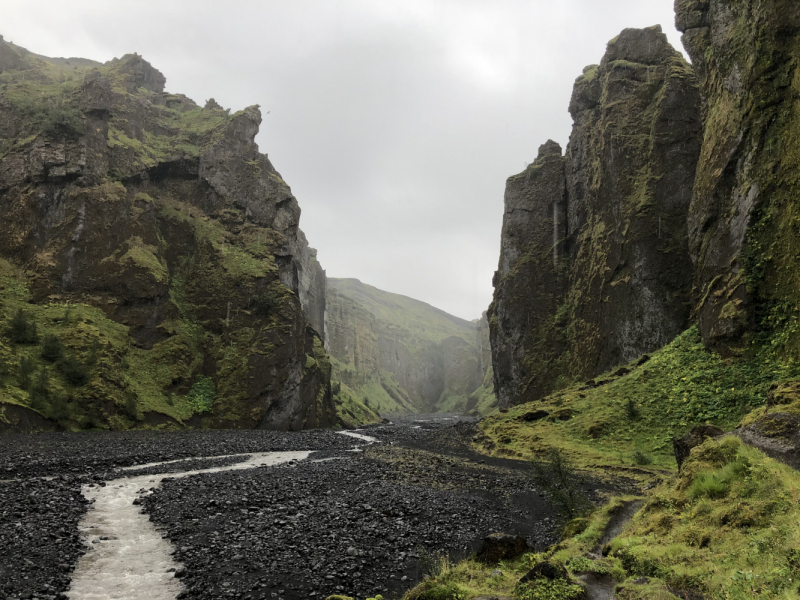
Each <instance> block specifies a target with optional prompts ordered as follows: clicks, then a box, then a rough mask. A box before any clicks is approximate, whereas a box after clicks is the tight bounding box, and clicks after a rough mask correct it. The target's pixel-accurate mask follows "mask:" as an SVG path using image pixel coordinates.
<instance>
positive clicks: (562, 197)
mask: <svg viewBox="0 0 800 600" xmlns="http://www.w3.org/2000/svg"><path fill="white" fill-rule="evenodd" d="M699 102H700V99H699V93H698V89H697V84H696V80H695V76H694V74H693V72H692V70H691V67H690V66H689V65H688V63H686V61H685V60H684V59H683V58H682V56H681V55H680V54H679V53H678V52H677V51H676V50H675V49H674V48H672V47H671V46H670V45H669V43H668V42H667V39H666V36H665V35H664V34H663V33H662V32H661V28H660V27H653V28H649V29H626V30H625V31H623V32H622V34H621V35H620V36H619V37H618V38H616V39H615V40H612V41H611V42H610V43H609V45H608V49H607V51H606V55H605V56H604V57H603V60H602V62H601V64H600V65H596V66H590V67H587V68H586V69H585V71H584V73H583V75H581V77H579V78H578V79H577V80H576V82H575V89H574V92H573V97H572V101H571V103H570V112H571V114H572V116H573V119H574V121H575V123H574V127H573V131H572V135H571V137H570V143H569V147H568V149H567V153H566V156H563V157H562V156H561V149H560V148H559V147H558V145H557V144H555V143H554V142H548V143H547V144H545V145H544V146H542V147H541V148H540V152H539V156H538V158H537V159H536V161H535V162H534V163H533V164H532V165H530V166H529V167H528V168H527V169H526V170H525V171H524V172H523V173H521V174H520V175H517V176H515V177H512V178H511V179H509V182H508V186H507V191H506V213H505V217H504V224H503V233H502V244H501V257H500V266H499V270H498V272H497V274H496V277H495V298H494V301H493V303H492V306H491V308H490V311H489V324H490V327H491V331H492V352H493V363H494V370H495V388H496V391H497V395H498V400H499V402H500V405H501V406H509V405H511V404H517V403H520V402H525V401H530V400H534V399H537V398H540V397H542V396H544V395H546V394H547V393H549V392H550V391H552V390H554V389H558V388H560V387H563V386H564V385H566V384H568V383H569V382H571V381H573V380H577V379H585V378H590V377H594V376H595V375H597V374H599V373H602V372H603V371H605V370H607V369H609V368H610V367H612V366H614V365H617V364H622V363H625V362H628V361H630V360H632V359H634V358H636V357H638V356H640V355H641V354H643V353H646V352H650V351H652V350H655V349H656V348H659V347H661V346H663V345H665V344H666V343H668V342H669V341H671V340H672V339H673V338H674V337H675V336H676V335H677V334H678V333H680V332H681V331H682V330H683V329H685V327H686V326H687V323H688V318H689V309H688V301H689V297H690V290H691V282H692V279H691V270H690V269H687V264H689V255H688V242H687V231H686V214H687V211H688V207H689V203H690V200H691V196H692V187H693V183H694V172H695V166H696V163H697V157H698V154H699V151H700V129H701V125H700V111H699Z"/></svg>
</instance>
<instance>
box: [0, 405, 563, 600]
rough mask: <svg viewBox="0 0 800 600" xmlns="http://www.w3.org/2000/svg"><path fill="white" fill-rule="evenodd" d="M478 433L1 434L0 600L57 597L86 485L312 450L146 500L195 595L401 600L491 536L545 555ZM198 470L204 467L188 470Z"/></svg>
mask: <svg viewBox="0 0 800 600" xmlns="http://www.w3.org/2000/svg"><path fill="white" fill-rule="evenodd" d="M421 419H424V420H425V421H427V422H420V420H421ZM474 428H475V421H474V420H461V421H457V420H444V419H439V418H438V417H430V418H427V419H426V418H425V417H418V418H416V419H414V418H404V419H395V423H394V424H385V423H384V424H378V425H373V426H369V427H365V428H363V433H364V434H366V435H370V436H374V437H376V438H378V439H380V440H381V442H388V443H379V444H373V445H367V444H363V443H362V442H359V441H358V440H354V439H352V438H349V437H347V436H343V435H340V434H337V433H335V432H333V431H309V432H299V433H285V432H269V431H196V432H184V431H182V432H124V433H108V432H106V433H103V432H91V433H79V434H52V433H50V434H39V435H9V436H4V437H2V438H0V479H14V480H13V481H5V482H0V598H4V599H8V600H22V599H28V598H40V599H48V600H50V599H54V598H63V596H59V594H63V592H64V591H66V590H67V589H68V584H69V577H70V573H71V571H72V570H73V569H74V566H75V563H76V562H77V559H78V558H79V557H80V555H82V554H83V553H84V552H85V548H84V547H83V545H82V543H81V541H80V536H79V533H78V528H77V526H78V522H79V520H80V519H81V517H82V515H83V514H84V513H85V512H86V510H87V504H86V500H85V499H84V498H83V496H82V495H81V494H80V486H81V484H88V483H95V484H97V485H104V482H105V481H107V480H110V479H118V478H122V477H127V476H133V475H142V474H146V475H149V474H153V475H156V474H164V473H178V472H182V471H185V470H200V469H205V468H210V467H221V466H227V465H230V464H234V463H235V462H239V461H240V460H242V458H243V457H242V458H213V457H215V456H217V457H218V456H223V455H231V454H251V453H256V452H272V451H303V450H309V451H314V453H313V454H312V455H311V456H310V458H309V459H307V460H305V461H301V462H298V463H294V464H284V465H280V466H274V467H268V468H256V469H249V470H244V471H230V472H219V473H209V474H201V475H195V476H192V477H188V478H175V479H173V478H170V477H168V478H166V479H164V480H163V482H162V484H161V485H160V486H159V487H157V488H156V489H155V491H154V492H153V493H152V494H151V495H150V496H147V497H145V498H143V499H142V503H143V505H142V509H143V510H145V511H147V513H149V517H150V519H151V521H152V522H154V524H156V525H157V526H158V527H159V528H161V529H162V531H163V533H164V535H166V536H167V538H168V539H169V540H170V541H171V542H172V543H173V545H174V548H175V558H176V559H177V560H178V561H179V562H181V563H182V564H183V565H184V567H183V569H181V570H179V571H178V572H177V573H176V575H177V576H179V577H183V582H184V585H185V588H186V591H185V592H184V594H185V596H186V597H188V598H198V599H200V598H215V599H216V598H237V599H241V600H249V599H253V600H255V599H261V598H269V599H270V600H272V599H279V598H284V599H285V600H298V599H300V598H305V599H308V598H313V599H320V598H325V597H326V596H327V595H328V594H331V593H335V592H345V593H347V594H349V595H356V596H358V597H360V598H363V597H366V596H367V595H374V594H375V593H383V595H384V597H387V598H395V597H400V596H401V595H402V592H403V591H404V590H406V589H409V588H410V587H412V586H413V585H414V584H415V583H416V582H418V581H419V580H421V578H422V575H423V570H424V565H425V560H427V559H426V556H432V555H437V554H439V553H450V554H451V555H452V556H453V557H454V558H458V557H460V556H464V555H467V554H469V553H471V552H473V551H475V550H476V549H477V547H478V545H479V544H480V541H481V540H482V539H483V537H484V536H485V535H487V534H489V533H493V532H496V531H502V532H506V533H512V534H520V535H524V536H526V537H527V539H528V540H529V541H530V542H531V543H532V544H534V545H535V546H537V548H542V547H544V546H545V545H547V544H548V543H550V542H551V541H553V540H554V537H553V520H552V518H553V513H552V510H551V509H550V507H549V506H548V505H547V502H546V499H545V498H543V497H542V496H541V495H539V494H538V493H537V492H536V491H535V490H533V489H531V488H530V485H529V481H528V478H527V476H526V474H525V472H524V471H525V469H526V465H525V464H524V463H521V462H519V461H509V460H500V459H489V458H487V457H482V456H480V455H477V454H475V453H474V452H473V451H472V450H471V449H470V448H469V440H470V438H471V435H472V434H473V432H474ZM354 447H359V448H360V449H361V450H362V451H360V452H352V451H351V450H353V449H354ZM193 457H206V458H203V459H202V460H184V459H189V458H193ZM174 460H180V462H174V463H171V464H167V465H158V466H149V467H145V468H143V469H136V470H130V471H122V470H120V469H119V467H124V466H132V465H135V464H141V465H144V464H146V463H154V462H162V461H174ZM498 461H499V462H498ZM53 475H58V476H57V477H54V478H53V477H52V476H53ZM45 476H47V477H45Z"/></svg>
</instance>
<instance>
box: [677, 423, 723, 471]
mask: <svg viewBox="0 0 800 600" xmlns="http://www.w3.org/2000/svg"><path fill="white" fill-rule="evenodd" d="M722 435H725V432H724V431H723V430H722V429H720V428H719V427H715V426H714V425H698V426H696V427H695V428H693V429H692V430H691V431H690V432H689V433H687V434H686V435H685V436H683V437H682V438H680V439H679V438H675V439H673V440H672V448H673V450H674V451H675V460H676V461H677V462H678V470H680V468H681V466H682V465H683V461H685V460H686V459H687V458H689V453H690V452H691V451H692V448H695V447H697V446H699V445H700V444H702V443H703V442H705V441H706V440H707V439H708V438H717V437H720V436H722Z"/></svg>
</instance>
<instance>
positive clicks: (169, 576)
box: [67, 452, 311, 600]
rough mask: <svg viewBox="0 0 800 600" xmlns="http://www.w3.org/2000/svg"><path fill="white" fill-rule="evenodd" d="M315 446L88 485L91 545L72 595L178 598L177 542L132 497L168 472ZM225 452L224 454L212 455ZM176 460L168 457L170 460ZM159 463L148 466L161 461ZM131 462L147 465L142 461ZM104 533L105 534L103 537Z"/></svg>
mask: <svg viewBox="0 0 800 600" xmlns="http://www.w3.org/2000/svg"><path fill="white" fill-rule="evenodd" d="M310 454H311V452H265V453H258V454H244V455H241V456H243V457H249V458H248V459H246V460H243V461H242V462H240V463H237V464H235V465H230V466H225V467H215V468H212V469H199V470H196V471H186V472H184V473H165V474H163V475H140V476H138V477H130V478H126V479H115V480H113V481H109V482H107V483H106V486H105V487H100V486H96V485H94V486H89V485H85V486H83V488H82V489H81V493H82V494H83V495H84V496H85V497H86V498H87V499H88V500H90V501H91V500H94V504H93V505H92V506H91V507H90V508H89V511H88V512H87V513H86V515H84V518H83V519H82V521H81V523H80V525H79V527H80V529H81V531H82V532H83V535H84V541H85V542H86V545H87V546H88V547H89V551H88V552H87V553H86V554H85V555H84V556H82V557H81V559H80V560H79V561H78V564H77V567H76V569H75V572H74V573H73V576H72V586H71V588H70V590H69V592H67V596H68V597H69V598H70V599H71V600H173V599H174V598H175V597H176V596H177V595H178V594H179V593H180V592H181V590H182V585H181V583H180V580H179V579H175V577H174V574H173V572H172V571H171V570H173V569H178V568H179V567H180V565H179V564H178V563H176V562H175V561H174V560H173V559H172V556H171V555H170V552H171V551H172V546H171V545H170V544H169V542H168V541H167V540H165V539H162V537H161V533H160V532H159V531H158V530H157V529H156V528H155V526H154V525H153V524H152V523H151V522H150V520H149V519H148V517H147V515H143V514H141V513H140V507H139V506H134V504H133V501H134V500H135V499H136V498H137V497H140V496H143V495H146V494H148V493H150V492H149V491H141V493H140V490H149V488H155V487H158V485H159V484H160V483H161V480H162V479H164V478H165V477H174V478H178V477H188V476H190V475H198V474H200V473H219V472H221V471H238V470H241V469H251V468H254V467H267V466H272V465H277V464H280V463H285V462H289V461H291V460H303V459H305V458H307V457H308V456H309V455H310ZM210 458H220V457H210ZM172 462H176V461H167V462H166V463H163V464H168V463H172ZM158 464H159V463H154V464H151V465H148V466H158ZM130 468H143V465H139V466H137V467H130ZM100 538H106V539H103V540H101V539H100Z"/></svg>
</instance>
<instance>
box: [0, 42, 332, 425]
mask: <svg viewBox="0 0 800 600" xmlns="http://www.w3.org/2000/svg"><path fill="white" fill-rule="evenodd" d="M14 48H15V47H11V46H9V45H7V44H5V43H4V42H2V41H0V56H5V54H7V53H8V52H15V53H16V54H17V56H19V53H17V52H16V50H15V49H14ZM23 59H24V60H23ZM20 60H23V62H24V64H25V71H24V75H23V74H22V72H20V73H19V74H15V71H13V64H12V65H11V67H8V68H10V69H12V70H6V72H5V73H3V77H5V78H6V79H4V82H5V84H6V85H5V86H4V91H3V92H0V143H2V144H5V145H4V146H3V147H2V152H0V228H2V231H3V232H4V235H3V236H0V258H4V259H7V260H8V261H10V262H11V263H12V264H14V265H18V266H21V265H25V266H26V270H27V272H28V273H29V274H30V277H29V278H28V280H27V284H28V286H29V288H30V292H31V294H32V300H33V301H34V302H35V303H37V304H41V303H45V302H48V301H50V302H59V303H65V302H70V303H79V304H82V305H88V306H93V307H97V308H100V309H102V311H103V313H105V315H106V316H107V317H108V318H109V319H110V320H112V321H113V322H114V323H117V324H120V325H123V326H124V327H125V335H127V336H128V337H129V340H130V341H129V342H128V343H129V345H130V347H131V348H137V352H139V351H141V352H140V353H139V354H137V357H138V358H137V359H136V360H137V361H139V360H141V361H144V364H146V365H148V366H147V369H148V376H150V371H149V369H152V370H153V371H152V372H153V374H152V377H153V380H152V381H150V380H148V381H147V385H146V386H140V387H138V388H137V387H136V385H134V384H133V383H130V382H129V380H128V378H127V376H123V377H119V376H118V374H119V373H122V372H123V371H124V368H123V367H122V365H123V364H129V363H130V362H131V360H133V359H132V358H131V357H129V356H128V354H127V353H128V350H127V349H126V348H125V344H123V343H122V342H119V347H117V346H114V348H115V351H114V353H112V354H114V356H113V357H110V358H109V360H110V361H112V363H114V364H112V363H109V364H108V365H106V366H107V367H108V371H100V372H98V378H99V379H98V382H99V383H98V385H101V386H102V388H103V395H104V396H105V397H104V398H103V399H102V400H101V399H100V398H99V397H98V398H97V399H96V401H95V400H91V399H90V398H87V399H86V402H87V409H88V410H91V411H92V412H93V413H96V414H97V418H98V419H99V422H101V423H102V422H114V418H115V415H119V413H121V412H122V407H121V405H122V404H124V402H125V400H124V399H125V398H131V397H133V398H138V400H139V401H140V402H141V403H142V404H143V405H144V406H147V407H153V406H156V407H157V406H159V405H163V406H165V407H166V406H167V404H164V402H166V401H167V399H168V400H169V402H172V398H173V397H176V398H180V397H182V396H183V395H185V394H187V393H188V391H189V389H190V388H191V387H192V386H193V384H194V382H196V381H197V380H198V378H202V377H206V378H210V379H211V380H213V383H214V389H215V391H216V398H215V400H214V405H213V410H212V411H211V413H206V414H205V416H203V417H202V418H203V419H205V420H206V424H207V425H211V426H215V427H254V426H258V427H264V428H271V429H301V428H308V427H318V426H327V425H331V424H332V423H333V422H334V411H333V406H332V400H331V390H330V364H329V362H328V359H327V356H326V354H325V352H324V349H323V347H322V342H321V339H320V336H322V335H324V302H325V274H324V271H323V270H322V269H321V267H320V265H319V263H318V262H317V260H316V251H314V250H313V249H310V248H309V246H308V242H307V241H306V239H305V236H304V235H303V233H302V231H301V230H300V229H299V219H300V208H299V206H298V204H297V200H296V199H295V197H294V196H293V195H292V192H291V190H290V188H289V186H288V185H287V184H286V183H285V182H284V181H283V179H282V178H281V176H280V174H279V173H278V172H277V171H276V170H275V168H274V167H273V166H272V164H271V163H270V161H269V159H268V158H267V156H266V155H264V154H261V153H260V152H259V150H258V146H257V145H256V144H255V141H254V139H255V136H256V134H257V132H258V128H259V125H260V123H261V113H260V111H259V109H258V107H257V106H253V107H249V108H247V109H245V110H243V111H240V112H238V113H235V114H233V115H230V114H229V111H224V110H222V109H221V108H220V107H219V105H217V104H216V103H209V104H207V106H206V108H201V107H199V106H197V105H196V104H195V103H194V102H193V101H191V100H189V99H188V98H186V97H185V96H181V95H176V94H169V93H165V92H164V91H163V89H164V83H165V78H164V76H163V75H162V74H161V73H160V72H158V71H157V70H156V69H155V68H153V67H152V66H151V65H150V64H149V63H148V62H147V61H145V60H144V59H143V58H142V57H140V56H138V55H135V54H134V55H126V56H124V57H123V58H121V59H115V60H113V61H110V62H109V63H106V64H105V65H103V66H100V67H93V66H92V65H91V64H89V65H84V64H83V63H77V64H81V65H82V66H81V68H80V69H79V68H78V67H77V66H74V67H73V66H71V62H70V61H66V63H65V62H64V60H62V62H60V63H52V64H55V65H56V66H58V65H61V66H62V67H63V69H64V75H63V84H62V86H61V90H60V91H59V93H58V94H59V95H58V96H57V97H52V98H51V97H50V96H48V94H49V93H50V91H49V90H51V88H52V86H50V84H51V83H52V82H50V81H49V80H48V79H47V77H48V75H47V73H46V72H45V71H44V70H42V69H40V68H39V67H40V66H41V64H42V63H43V62H46V61H45V60H44V59H39V58H36V59H31V58H24V57H22V58H20ZM71 60H73V59H71ZM4 64H9V61H6V63H4ZM4 68H6V67H4ZM59 68H60V67H59ZM26 81H27V82H31V81H36V82H37V85H38V84H41V86H42V88H41V90H39V89H38V88H36V86H35V85H34V86H31V85H30V83H28V84H25V82H26ZM47 86H50V87H47ZM55 87H56V88H58V86H55ZM29 88H30V89H32V90H33V92H32V93H31V95H30V96H26V95H25V94H26V93H28V92H26V90H29ZM32 103H39V104H40V105H41V106H40V107H39V108H37V111H38V112H31V109H30V105H32ZM31 114H34V115H37V114H41V115H45V117H36V118H31V116H30V115H31ZM9 140H11V142H9ZM101 337H102V336H101ZM101 343H105V342H103V341H102V340H101ZM108 343H109V344H111V342H108ZM116 343H117V342H116V341H115V344H116ZM109 347H110V346H109ZM165 364H166V365H169V367H168V368H169V372H168V373H167V372H163V373H162V374H161V375H158V373H157V372H160V370H161V369H162V368H163V365H165ZM143 368H144V367H143ZM115 370H116V371H117V375H114V374H113V372H114V371H115ZM151 384H152V385H151ZM145 388H146V389H145ZM81 393H82V392H81ZM169 406H173V405H172V404H169ZM165 410H167V412H168V413H170V415H171V417H170V418H167V417H165V418H167V421H168V422H169V421H174V420H175V419H178V420H181V419H180V418H179V417H176V416H175V415H172V414H171V411H172V410H173V409H171V408H170V409H167V408H165ZM176 410H177V409H176ZM176 414H177V413H176ZM184 418H185V417H184ZM122 423H123V422H122V421H117V425H116V426H121V424H122ZM198 424H199V421H198Z"/></svg>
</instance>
